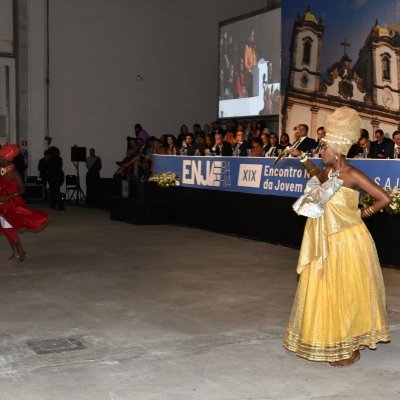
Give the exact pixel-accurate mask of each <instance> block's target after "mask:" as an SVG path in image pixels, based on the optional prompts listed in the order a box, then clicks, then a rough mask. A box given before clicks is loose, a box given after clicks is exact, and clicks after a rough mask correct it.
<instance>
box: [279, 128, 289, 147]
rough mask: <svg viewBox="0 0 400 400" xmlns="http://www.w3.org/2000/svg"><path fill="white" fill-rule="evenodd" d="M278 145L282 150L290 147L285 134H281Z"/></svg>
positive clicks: (287, 136)
mask: <svg viewBox="0 0 400 400" xmlns="http://www.w3.org/2000/svg"><path fill="white" fill-rule="evenodd" d="M279 144H280V145H281V146H282V147H283V148H284V149H285V148H286V147H287V146H289V147H291V146H292V143H290V138H289V135H288V134H287V133H286V132H284V133H282V135H281V139H280V141H279Z"/></svg>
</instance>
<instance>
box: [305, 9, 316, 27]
mask: <svg viewBox="0 0 400 400" xmlns="http://www.w3.org/2000/svg"><path fill="white" fill-rule="evenodd" d="M303 18H304V21H310V22H313V23H314V24H317V25H318V20H317V18H315V15H314V14H313V13H312V12H311V9H310V6H308V7H307V11H306V13H305V14H304V17H303Z"/></svg>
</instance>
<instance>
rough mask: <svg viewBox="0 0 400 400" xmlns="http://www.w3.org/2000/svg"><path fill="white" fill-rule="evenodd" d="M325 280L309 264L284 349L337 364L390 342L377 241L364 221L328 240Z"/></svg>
mask: <svg viewBox="0 0 400 400" xmlns="http://www.w3.org/2000/svg"><path fill="white" fill-rule="evenodd" d="M328 240H329V255H328V259H327V263H326V265H325V268H324V273H323V275H322V276H318V274H317V273H316V271H313V267H312V266H311V265H308V266H307V267H306V268H305V270H304V271H303V272H302V273H301V274H300V280H299V285H298V288H297V293H296V297H295V301H294V305H293V309H292V313H291V315H290V320H289V325H288V327H287V330H286V332H285V336H284V340H283V345H284V347H285V348H286V349H288V350H290V351H293V352H295V353H296V354H297V355H298V356H300V357H303V358H306V359H308V360H313V361H329V362H331V361H338V360H343V359H348V358H350V357H351V354H352V352H353V351H355V350H358V349H360V348H364V347H369V348H371V349H375V348H376V344H377V343H378V342H382V341H383V342H387V341H390V335H389V326H388V321H387V315H386V300H385V288H384V284H383V278H382V272H381V268H380V264H379V260H378V255H377V252H376V248H375V243H374V242H373V240H372V237H371V235H370V233H369V231H368V229H367V228H366V226H365V225H364V224H363V223H361V224H359V225H357V226H354V227H351V228H350V229H346V230H344V231H341V232H337V233H334V234H332V235H330V236H329V239H328Z"/></svg>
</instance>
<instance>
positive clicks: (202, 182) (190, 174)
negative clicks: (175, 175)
mask: <svg viewBox="0 0 400 400" xmlns="http://www.w3.org/2000/svg"><path fill="white" fill-rule="evenodd" d="M204 161H205V160H204ZM204 161H203V160H183V162H182V184H186V185H199V186H217V187H219V186H221V185H223V186H224V187H227V186H230V185H231V177H230V164H229V162H227V161H210V160H207V161H205V175H203V173H202V166H203V164H202V163H203V162H204Z"/></svg>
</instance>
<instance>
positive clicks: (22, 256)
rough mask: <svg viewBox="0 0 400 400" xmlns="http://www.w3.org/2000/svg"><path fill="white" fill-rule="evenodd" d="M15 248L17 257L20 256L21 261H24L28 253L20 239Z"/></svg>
mask: <svg viewBox="0 0 400 400" xmlns="http://www.w3.org/2000/svg"><path fill="white" fill-rule="evenodd" d="M15 248H16V250H17V253H18V255H17V258H19V262H23V261H24V260H25V257H26V253H25V251H24V249H23V248H22V245H21V242H20V241H18V242H16V243H15Z"/></svg>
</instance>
